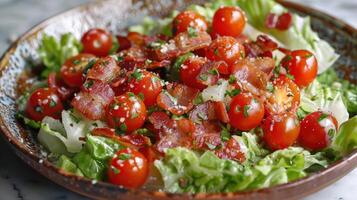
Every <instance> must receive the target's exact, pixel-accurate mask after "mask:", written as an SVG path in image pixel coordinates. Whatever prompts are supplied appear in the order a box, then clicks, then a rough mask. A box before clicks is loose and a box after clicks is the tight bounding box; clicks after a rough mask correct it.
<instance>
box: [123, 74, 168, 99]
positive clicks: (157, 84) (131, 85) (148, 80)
mask: <svg viewBox="0 0 357 200" xmlns="http://www.w3.org/2000/svg"><path fill="white" fill-rule="evenodd" d="M161 90H162V84H161V80H160V78H159V77H158V76H157V75H155V74H153V73H151V72H148V71H145V70H139V69H136V70H135V71H133V72H132V73H131V75H130V78H129V81H128V84H127V91H129V92H133V93H134V94H136V95H139V97H140V95H142V97H143V98H144V103H145V105H146V106H152V105H154V104H156V98H157V96H158V95H159V94H160V92H161Z"/></svg>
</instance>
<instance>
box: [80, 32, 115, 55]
mask: <svg viewBox="0 0 357 200" xmlns="http://www.w3.org/2000/svg"><path fill="white" fill-rule="evenodd" d="M81 41H82V44H83V52H84V53H90V54H94V55H96V56H100V57H102V56H106V55H108V54H109V52H110V50H111V48H112V46H113V38H112V36H111V34H110V33H108V32H107V31H105V30H103V29H99V28H94V29H90V30H89V31H87V32H86V33H85V34H84V35H83V36H82V39H81Z"/></svg>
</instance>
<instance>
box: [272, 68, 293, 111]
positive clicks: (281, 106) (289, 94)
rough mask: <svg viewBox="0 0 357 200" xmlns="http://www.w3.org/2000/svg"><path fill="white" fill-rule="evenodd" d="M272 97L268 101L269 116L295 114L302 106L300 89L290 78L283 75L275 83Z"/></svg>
mask: <svg viewBox="0 0 357 200" xmlns="http://www.w3.org/2000/svg"><path fill="white" fill-rule="evenodd" d="M270 89H271V90H272V91H270V92H271V93H272V95H271V96H270V97H269V98H268V99H267V101H266V109H267V111H268V112H267V113H268V114H272V115H273V114H283V113H286V112H295V111H296V110H297V108H298V107H299V104H300V89H299V87H298V86H297V85H296V84H295V83H294V81H292V80H291V79H290V78H288V77H286V76H284V75H281V76H280V77H279V78H277V79H275V80H274V81H273V85H272V88H270Z"/></svg>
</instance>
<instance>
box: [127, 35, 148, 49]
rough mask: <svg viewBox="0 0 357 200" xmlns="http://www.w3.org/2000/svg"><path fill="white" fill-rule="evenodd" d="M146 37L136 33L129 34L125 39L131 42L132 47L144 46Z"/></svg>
mask: <svg viewBox="0 0 357 200" xmlns="http://www.w3.org/2000/svg"><path fill="white" fill-rule="evenodd" d="M146 37H147V36H145V35H142V34H140V33H138V32H129V33H128V36H127V39H128V40H129V41H130V42H131V44H132V45H136V46H144V45H145V40H146Z"/></svg>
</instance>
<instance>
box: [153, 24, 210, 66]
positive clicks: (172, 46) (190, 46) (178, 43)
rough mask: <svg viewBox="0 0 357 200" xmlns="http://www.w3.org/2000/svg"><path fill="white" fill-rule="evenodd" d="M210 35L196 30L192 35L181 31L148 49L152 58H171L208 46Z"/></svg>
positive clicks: (159, 59)
mask: <svg viewBox="0 0 357 200" xmlns="http://www.w3.org/2000/svg"><path fill="white" fill-rule="evenodd" d="M210 43H211V36H210V35H209V34H208V33H207V32H203V31H202V32H201V31H200V32H196V33H195V34H194V35H192V34H189V33H188V32H182V33H180V34H178V35H177V36H175V37H174V38H173V39H171V40H169V41H168V42H166V43H164V44H162V45H160V46H159V47H157V48H151V49H148V53H149V58H150V59H152V60H158V61H161V60H172V59H173V58H175V57H177V56H180V55H182V54H185V53H188V52H190V51H195V50H198V49H202V48H205V47H208V46H209V44H210Z"/></svg>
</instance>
